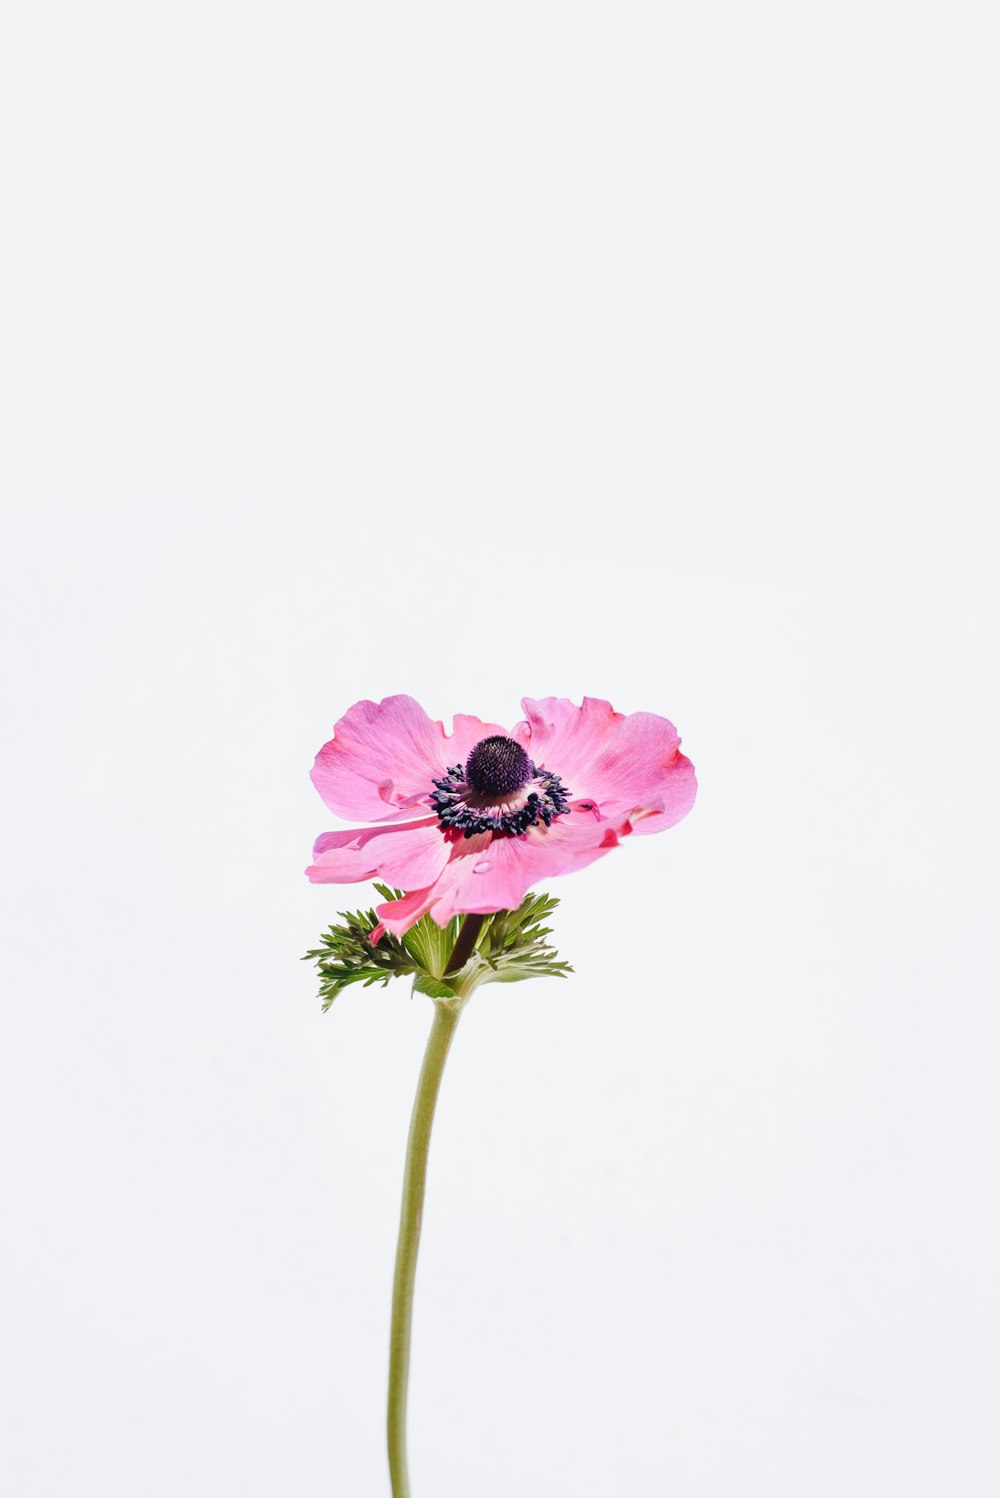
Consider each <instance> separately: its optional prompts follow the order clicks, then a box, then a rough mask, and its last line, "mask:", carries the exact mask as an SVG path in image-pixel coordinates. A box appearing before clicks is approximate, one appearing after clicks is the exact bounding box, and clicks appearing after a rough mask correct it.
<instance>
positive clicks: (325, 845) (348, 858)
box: [306, 817, 451, 889]
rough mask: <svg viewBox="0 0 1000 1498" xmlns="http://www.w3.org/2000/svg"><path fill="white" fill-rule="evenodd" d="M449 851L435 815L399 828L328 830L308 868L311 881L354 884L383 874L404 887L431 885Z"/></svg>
mask: <svg viewBox="0 0 1000 1498" xmlns="http://www.w3.org/2000/svg"><path fill="white" fill-rule="evenodd" d="M450 852H451V844H450V843H449V842H448V841H447V839H446V838H445V835H444V833H443V832H442V831H441V826H440V823H439V822H438V820H437V818H436V817H425V818H424V819H423V820H421V821H419V822H406V823H404V824H403V825H402V826H395V827H351V828H348V829H347V830H346V831H344V832H324V833H323V835H322V836H321V837H319V838H317V839H316V844H315V847H314V848H313V858H314V860H315V862H314V863H313V864H312V866H311V867H310V868H308V869H307V870H306V873H307V874H308V875H309V878H310V879H311V880H312V882H313V884H356V883H358V882H359V881H360V880H362V879H373V878H376V877H380V878H382V879H384V880H385V881H386V882H387V883H389V884H393V885H396V886H397V887H398V888H400V889H417V888H421V887H423V886H424V885H428V884H433V883H434V881H435V879H437V877H438V875H439V874H440V873H441V871H442V869H443V868H444V866H445V864H446V863H447V862H448V858H449V855H450Z"/></svg>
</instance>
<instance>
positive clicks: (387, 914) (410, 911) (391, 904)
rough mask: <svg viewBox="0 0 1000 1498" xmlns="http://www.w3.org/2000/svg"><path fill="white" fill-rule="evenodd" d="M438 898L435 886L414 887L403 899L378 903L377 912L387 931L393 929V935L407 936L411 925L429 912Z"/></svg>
mask: <svg viewBox="0 0 1000 1498" xmlns="http://www.w3.org/2000/svg"><path fill="white" fill-rule="evenodd" d="M436 898H437V896H436V893H435V891H434V889H433V888H431V889H413V890H411V891H410V893H409V894H408V895H404V896H403V898H402V899H401V900H386V902H385V904H384V905H376V906H375V914H376V915H377V916H378V918H379V923H380V925H381V926H383V927H384V929H385V930H386V931H391V932H392V934H393V936H405V935H406V933H407V931H409V929H410V927H411V926H415V925H416V924H417V922H418V921H419V920H420V918H421V916H425V915H426V914H427V912H428V910H430V908H431V906H432V905H433V904H434V901H435V899H436ZM375 929H376V930H377V929H378V927H376V928H375Z"/></svg>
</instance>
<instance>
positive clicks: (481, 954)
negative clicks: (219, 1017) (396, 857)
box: [302, 884, 573, 1012]
mask: <svg viewBox="0 0 1000 1498" xmlns="http://www.w3.org/2000/svg"><path fill="white" fill-rule="evenodd" d="M375 888H376V889H377V890H378V892H379V894H380V895H381V896H382V898H383V899H385V900H399V899H401V898H402V892H401V891H400V890H394V889H389V888H388V887H387V886H386V885H384V884H376V885H375ZM558 904H559V901H558V900H556V899H553V897H552V896H551V895H534V894H529V895H525V897H524V899H523V900H522V901H521V903H520V905H519V906H518V907H517V909H516V910H501V911H498V912H497V913H496V914H495V915H488V916H486V917H485V919H484V922H483V928H482V930H481V931H480V933H479V936H478V939H477V941H476V946H475V949H474V951H473V952H472V955H471V956H470V957H469V960H468V961H467V962H466V964H465V966H464V967H463V968H462V971H461V975H459V974H457V973H453V974H449V975H448V978H447V979H446V978H445V976H444V974H445V971H446V968H447V966H448V959H449V957H450V956H451V954H452V951H453V950H454V947H455V942H456V941H457V939H458V933H459V930H460V929H461V920H460V918H458V917H456V918H455V919H453V920H451V921H449V923H448V925H447V926H439V925H438V924H437V923H436V922H435V921H433V920H432V919H431V917H430V916H429V915H425V916H424V917H423V918H422V919H421V920H419V921H417V923H416V925H414V926H412V927H411V928H410V930H409V931H407V933H406V935H405V936H403V937H398V936H392V935H390V934H389V933H388V932H386V933H385V935H384V936H382V937H381V938H380V939H379V940H378V941H377V942H374V943H373V942H372V941H371V939H370V938H371V933H372V931H373V930H374V928H375V927H376V925H377V924H378V917H377V916H376V914H375V911H374V910H358V911H354V912H346V911H341V912H340V915H341V920H342V922H343V924H341V925H336V926H330V927H329V928H328V930H327V931H325V932H324V933H323V935H322V936H321V937H320V946H318V947H316V948H314V950H313V951H311V952H307V953H306V955H305V957H304V958H303V959H302V960H303V962H314V963H315V964H316V967H317V969H318V971H319V975H320V988H319V996H320V998H321V999H322V1001H323V1010H324V1012H325V1011H326V1010H327V1009H329V1007H330V1005H331V1004H332V1003H333V1001H334V999H335V998H336V997H337V995H338V994H339V993H341V992H343V990H344V989H345V988H348V987H349V986H350V985H351V984H352V983H361V984H363V985H364V987H366V988H368V987H370V986H371V985H372V984H373V983H379V984H381V985H382V986H383V987H384V986H385V985H386V984H387V983H388V982H389V979H390V978H403V977H407V976H412V977H413V988H414V992H416V993H423V994H427V995H429V996H430V997H431V998H434V999H450V998H457V997H458V996H459V995H458V992H457V990H456V988H455V987H453V986H452V980H455V979H457V978H458V977H459V976H461V979H462V990H463V992H464V993H465V994H466V995H467V994H468V993H469V992H470V991H471V989H472V988H473V987H478V985H479V984H480V983H517V982H519V981H521V980H522V979H525V978H543V977H555V978H564V977H565V976H566V974H567V973H571V972H572V971H573V969H572V968H571V967H570V965H569V963H568V962H562V961H560V960H559V957H558V954H557V953H556V952H555V950H554V949H553V948H552V947H551V946H549V944H548V942H547V941H546V937H548V936H550V935H551V934H552V931H551V927H549V926H547V925H545V924H544V922H545V921H546V920H547V919H548V918H549V916H550V915H551V914H552V912H553V910H555V908H556V906H557V905H558Z"/></svg>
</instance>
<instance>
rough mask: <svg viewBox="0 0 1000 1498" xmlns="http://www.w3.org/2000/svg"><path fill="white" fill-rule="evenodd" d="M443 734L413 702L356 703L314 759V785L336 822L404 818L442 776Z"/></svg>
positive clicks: (409, 699) (402, 699)
mask: <svg viewBox="0 0 1000 1498" xmlns="http://www.w3.org/2000/svg"><path fill="white" fill-rule="evenodd" d="M444 740H445V733H444V729H443V727H442V726H441V724H440V723H435V722H433V721H432V720H431V719H430V718H429V717H428V716H427V714H426V713H425V712H424V710H423V708H422V707H421V706H420V704H419V702H416V701H415V700H414V699H413V698H412V697H405V696H399V697H386V698H384V699H383V700H382V701H381V702H367V701H365V702H356V703H355V704H354V706H353V707H352V708H349V709H348V711H347V712H346V713H345V714H344V716H343V717H342V718H341V719H340V721H339V722H338V723H337V725H336V727H335V728H334V731H333V738H332V739H331V740H330V741H329V743H327V744H324V745H323V748H322V749H321V750H320V751H319V754H317V756H316V763H315V765H314V766H313V769H312V782H313V785H315V787H316V789H317V790H318V791H319V793H320V795H321V796H322V797H323V800H324V801H325V802H326V804H327V806H328V807H329V808H330V810H331V811H333V812H336V814H337V816H338V817H345V818H357V819H359V820H361V821H366V822H385V821H389V820H392V819H393V818H398V817H401V816H404V815H405V814H406V812H407V811H409V810H412V808H413V806H414V805H416V804H418V803H419V802H420V801H421V800H423V799H424V798H425V797H426V796H428V795H429V794H430V792H431V791H432V790H433V789H434V787H433V785H432V783H431V782H432V781H433V779H434V778H435V776H438V775H441V774H443V772H444V767H445V762H446V760H447V751H446V750H445V747H444Z"/></svg>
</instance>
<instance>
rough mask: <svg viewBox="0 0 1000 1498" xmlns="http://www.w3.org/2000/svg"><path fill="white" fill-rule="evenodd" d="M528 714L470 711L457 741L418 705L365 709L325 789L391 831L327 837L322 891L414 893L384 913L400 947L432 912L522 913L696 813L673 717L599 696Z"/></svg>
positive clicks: (348, 722)
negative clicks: (602, 861)
mask: <svg viewBox="0 0 1000 1498" xmlns="http://www.w3.org/2000/svg"><path fill="white" fill-rule="evenodd" d="M521 706H522V707H523V709H524V712H525V719H526V720H525V721H524V722H523V723H518V724H517V726H516V727H515V728H513V729H511V730H510V731H508V730H507V729H505V728H501V727H499V725H498V724H496V723H483V722H481V721H480V719H479V718H470V717H466V716H465V715H464V714H458V715H457V716H456V718H455V727H454V730H453V732H452V733H451V734H446V733H445V731H444V726H443V724H441V723H435V722H434V721H433V720H432V719H431V718H429V717H428V716H427V714H426V713H425V712H424V710H423V708H422V707H421V706H420V704H419V703H418V702H416V701H415V700H414V699H413V698H412V697H405V696H399V697H386V698H384V699H383V701H382V702H356V703H355V704H354V706H353V707H352V708H351V709H350V710H349V711H348V712H347V713H345V715H344V717H343V718H341V720H340V722H339V723H338V724H337V725H336V727H335V729H334V734H333V738H332V739H331V740H330V742H329V743H328V744H324V745H323V748H322V749H321V750H320V751H319V754H318V755H317V756H316V763H315V765H314V766H313V770H312V780H313V784H314V785H315V787H316V789H317V790H318V791H319V793H320V795H321V796H322V797H323V800H324V801H325V802H326V804H327V806H328V807H329V808H330V810H331V811H333V812H335V813H336V814H337V816H339V817H345V818H354V819H357V820H360V821H365V822H375V823H378V824H379V825H378V826H374V827H372V826H369V827H357V828H352V829H349V830H347V831H344V832H325V833H323V835H322V836H321V837H320V838H318V839H317V841H316V845H315V847H314V849H313V858H314V860H315V861H314V862H313V864H312V865H311V867H310V868H308V869H307V870H306V872H307V874H308V875H309V878H310V879H311V880H312V881H313V883H314V884H351V883H354V882H356V881H359V880H364V879H371V878H376V877H377V878H380V879H382V880H384V881H385V882H386V883H387V884H391V885H393V886H394V887H395V888H397V889H403V890H406V891H407V894H406V896H405V898H404V899H402V900H397V901H390V902H388V903H386V904H384V905H379V906H378V907H377V914H378V916H379V918H380V920H381V921H382V923H383V926H384V928H385V929H387V930H389V931H392V932H393V933H394V934H395V935H397V936H401V935H402V934H403V932H405V931H408V930H409V928H410V927H411V926H412V925H413V924H414V923H415V922H416V921H418V920H419V919H420V917H421V916H423V915H425V914H426V913H427V912H428V911H429V912H430V914H431V915H432V916H433V918H434V920H435V921H437V923H438V925H440V926H444V925H446V924H447V922H448V921H449V920H450V919H451V917H452V916H453V915H456V914H457V913H459V912H463V911H464V912H469V913H476V914H488V913H490V912H492V911H496V910H513V909H515V908H516V907H517V906H518V905H519V904H520V902H521V900H522V899H523V898H524V896H525V895H526V894H527V892H528V890H529V889H530V888H531V887H532V886H533V885H536V884H538V883H540V882H541V881H542V880H545V879H549V878H551V877H552V876H553V875H555V874H568V873H570V872H571V871H572V870H573V869H582V868H583V867H584V866H585V865H586V864H588V863H593V861H594V859H595V858H601V857H602V856H603V855H604V854H605V853H607V852H609V851H610V849H612V848H615V847H617V846H618V843H619V842H620V841H621V839H622V838H623V837H627V836H628V835H629V834H630V833H633V832H634V833H647V832H662V831H663V830H664V829H665V828H667V827H672V826H673V825H674V823H675V822H679V821H680V819H681V818H682V817H683V816H686V815H687V813H688V812H689V811H690V810H691V807H692V806H693V804H694V798H695V791H696V789H697V784H696V781H695V775H694V766H693V765H692V764H691V761H690V760H689V759H687V758H686V756H685V755H683V754H681V752H680V749H679V747H678V746H679V744H680V740H679V738H678V737H677V730H676V729H675V728H674V726H673V724H672V723H669V722H668V721H667V719H666V718H660V717H657V716H656V714H655V713H630V714H628V715H625V714H623V713H616V712H615V711H614V710H613V708H612V707H611V705H610V703H607V702H601V701H600V700H599V699H597V698H595V697H585V698H584V699H583V704H582V706H580V707H577V706H576V705H575V703H572V702H567V701H566V700H565V699H564V698H561V697H545V698H543V699H542V700H541V701H540V702H533V701H531V699H530V698H525V699H524V700H523V702H522V704H521Z"/></svg>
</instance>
